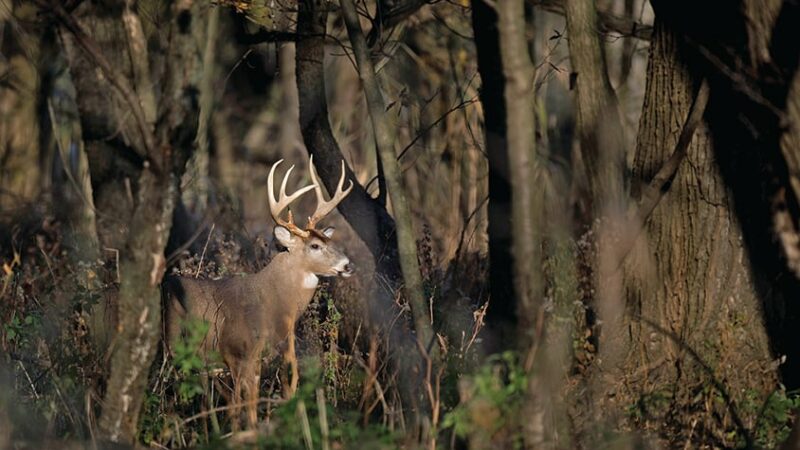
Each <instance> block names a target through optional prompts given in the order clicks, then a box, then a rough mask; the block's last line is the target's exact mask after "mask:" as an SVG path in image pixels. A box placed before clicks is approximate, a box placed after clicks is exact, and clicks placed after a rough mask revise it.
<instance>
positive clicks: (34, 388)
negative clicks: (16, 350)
mask: <svg viewBox="0 0 800 450" xmlns="http://www.w3.org/2000/svg"><path fill="white" fill-rule="evenodd" d="M17 364H19V367H20V368H21V369H22V372H23V373H24V374H25V378H27V379H28V383H29V384H30V385H31V391H33V396H34V397H36V400H39V393H38V392H36V386H34V385H33V380H31V376H30V374H28V369H26V368H25V365H24V364H22V361H20V360H17Z"/></svg>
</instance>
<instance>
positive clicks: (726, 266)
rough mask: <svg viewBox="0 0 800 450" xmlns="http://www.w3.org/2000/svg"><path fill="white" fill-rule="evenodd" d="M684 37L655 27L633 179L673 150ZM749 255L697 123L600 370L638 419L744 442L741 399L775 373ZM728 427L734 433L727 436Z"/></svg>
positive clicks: (684, 88)
mask: <svg viewBox="0 0 800 450" xmlns="http://www.w3.org/2000/svg"><path fill="white" fill-rule="evenodd" d="M684 45H685V44H682V42H681V41H680V40H679V39H678V38H676V36H675V35H674V34H673V33H672V32H671V31H670V30H669V29H667V28H666V27H664V26H660V25H659V24H657V26H656V31H655V34H654V38H653V42H652V47H651V52H650V62H649V65H648V72H647V87H646V94H645V103H644V109H643V114H642V119H641V123H640V129H639V137H638V148H637V153H636V158H635V162H634V167H633V175H634V178H635V180H637V181H639V182H648V181H649V180H650V179H651V178H652V177H653V176H654V175H655V174H656V172H657V171H658V170H659V168H660V167H661V166H662V164H663V163H664V161H666V160H667V159H668V158H669V157H670V155H671V153H672V149H673V147H674V145H675V142H676V140H677V139H678V134H679V132H680V130H681V128H682V124H683V122H684V121H685V118H686V115H687V114H688V112H689V108H690V105H691V103H692V97H693V92H695V91H696V87H695V86H694V84H696V83H698V82H699V81H698V80H697V79H696V78H693V77H691V76H690V74H689V73H688V71H687V68H686V66H685V64H684V61H683V60H682V55H683V54H684V52H685V50H686V48H685V47H684ZM750 264H751V261H750V259H749V256H748V252H747V250H746V248H745V246H744V244H743V237H742V229H741V226H740V225H739V221H738V220H737V218H736V215H735V213H734V211H733V208H732V199H731V197H730V195H729V192H728V191H727V190H726V185H725V183H724V181H723V178H722V176H721V173H720V170H719V167H718V165H717V161H716V158H715V155H714V147H713V142H712V140H711V137H710V135H709V133H708V129H707V128H706V127H705V126H701V127H700V128H698V130H697V131H696V133H695V136H694V139H693V140H692V141H691V143H690V145H689V148H688V154H687V157H686V160H685V162H684V164H683V165H682V166H681V167H680V169H679V170H678V172H677V174H676V177H675V179H674V181H673V182H672V184H671V187H670V190H669V192H667V193H666V194H665V196H664V197H663V199H662V200H661V203H660V204H659V206H658V207H657V208H656V209H655V210H654V211H653V214H652V216H651V218H650V221H649V223H648V225H647V232H646V236H642V237H641V238H640V241H639V247H638V250H635V253H634V254H633V255H632V257H631V258H630V259H629V261H628V270H627V279H626V296H627V300H628V313H629V315H628V316H627V318H628V320H629V327H628V332H629V333H630V334H629V336H630V342H629V346H628V352H627V353H626V355H625V356H626V358H627V359H626V361H625V362H624V368H623V367H619V369H621V372H617V371H615V370H614V369H616V368H607V369H610V370H611V372H610V373H611V374H615V375H617V376H619V375H622V374H623V373H624V374H625V375H624V379H625V383H624V384H625V385H626V386H628V387H629V388H631V391H630V393H632V394H633V395H634V398H633V399H631V398H629V397H627V395H623V396H621V397H617V398H616V400H615V401H620V400H622V399H624V400H622V401H627V402H630V401H631V400H633V402H634V403H635V404H636V407H637V408H638V409H637V414H640V415H639V416H638V417H639V420H641V421H643V422H645V423H647V424H648V425H651V426H657V427H658V428H659V429H662V430H664V431H667V430H669V429H670V428H672V431H673V432H675V433H678V435H679V436H680V435H681V434H684V433H686V432H687V430H689V429H690V428H693V429H694V431H693V433H694V437H695V438H698V439H701V440H702V441H704V442H708V441H716V442H719V443H722V444H723V445H725V446H730V445H733V444H734V442H739V443H742V442H743V441H742V440H744V441H747V438H746V437H745V436H746V431H745V430H743V429H742V427H746V428H748V429H749V428H750V427H752V426H753V425H754V419H755V416H756V415H757V414H758V411H757V410H755V409H754V408H749V409H748V408H746V407H743V406H742V405H744V404H746V402H745V401H744V400H745V398H746V397H747V396H755V398H757V399H758V400H757V401H756V404H760V403H759V402H760V401H761V400H763V398H764V394H765V393H767V392H769V390H771V389H772V388H774V387H775V381H776V377H775V373H774V369H770V365H769V363H770V359H771V355H770V346H769V340H768V338H767V334H766V332H765V328H764V320H763V316H762V314H761V309H760V298H759V295H758V292H757V289H756V286H755V283H754V281H753V276H752V274H751V271H750ZM617 381H619V378H617ZM619 384H620V383H617V386H619ZM609 387H610V386H609ZM709 408H711V409H710V410H709ZM677 411H681V412H682V413H683V414H672V413H674V412H677ZM712 411H713V413H711V412H712ZM693 421H696V426H693V425H692V422H693ZM662 427H664V428H662ZM732 430H735V433H736V435H735V436H736V437H733V436H734V435H732V434H731V435H726V434H725V433H727V432H729V431H732Z"/></svg>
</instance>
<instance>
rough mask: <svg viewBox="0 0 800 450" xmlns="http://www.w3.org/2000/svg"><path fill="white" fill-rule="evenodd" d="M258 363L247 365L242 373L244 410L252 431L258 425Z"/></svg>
mask: <svg viewBox="0 0 800 450" xmlns="http://www.w3.org/2000/svg"><path fill="white" fill-rule="evenodd" d="M258 362H259V361H257V360H256V361H255V362H254V363H249V364H247V365H246V367H245V368H244V370H243V371H242V388H243V389H244V399H245V400H244V401H245V402H246V406H245V410H246V411H247V425H248V428H250V429H254V428H255V427H256V425H257V424H258V391H259V389H258V387H259V381H260V375H261V374H260V372H261V371H260V364H258Z"/></svg>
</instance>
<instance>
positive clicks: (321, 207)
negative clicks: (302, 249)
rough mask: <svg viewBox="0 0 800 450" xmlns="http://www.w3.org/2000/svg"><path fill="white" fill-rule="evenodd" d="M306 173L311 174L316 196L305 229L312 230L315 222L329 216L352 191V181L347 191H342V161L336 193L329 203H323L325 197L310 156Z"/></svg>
mask: <svg viewBox="0 0 800 450" xmlns="http://www.w3.org/2000/svg"><path fill="white" fill-rule="evenodd" d="M308 171H309V172H310V174H311V182H312V183H313V184H314V191H315V192H316V194H317V209H316V210H315V211H314V214H312V215H311V217H309V218H308V225H306V228H307V229H313V228H314V227H315V226H316V225H317V222H319V221H320V220H322V219H323V218H324V217H325V216H327V215H328V214H330V212H331V211H333V210H334V209H335V208H336V206H337V205H338V204H339V203H340V202H341V201H342V200H344V198H345V197H347V194H349V193H350V191H351V190H353V186H354V185H353V180H350V186H348V188H347V189H344V190H342V187H343V186H344V180H345V175H346V171H345V167H344V160H342V176H341V177H339V184H338V185H337V186H336V192H335V193H334V194H333V196H332V197H331V199H330V200H329V201H325V197H323V195H322V185H321V184H320V182H319V180H318V179H317V174H316V172H317V169H316V167H314V156H311V158H310V159H309V162H308Z"/></svg>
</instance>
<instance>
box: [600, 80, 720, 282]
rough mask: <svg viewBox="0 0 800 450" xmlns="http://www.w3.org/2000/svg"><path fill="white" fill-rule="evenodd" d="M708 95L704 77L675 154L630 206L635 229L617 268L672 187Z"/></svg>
mask: <svg viewBox="0 0 800 450" xmlns="http://www.w3.org/2000/svg"><path fill="white" fill-rule="evenodd" d="M708 95H709V88H708V80H705V79H703V81H702V83H701V84H700V87H699V88H698V90H697V94H696V95H695V98H694V101H693V102H692V106H691V108H690V109H689V114H688V115H687V116H686V120H685V121H684V123H683V129H681V134H680V136H679V137H678V142H676V143H675V150H673V152H672V155H671V156H670V157H669V159H668V160H666V161H665V162H664V164H663V165H662V166H661V168H660V169H659V170H658V172H657V173H656V175H655V176H654V177H653V179H652V180H650V183H649V184H648V185H647V186H645V187H644V189H642V196H641V198H640V199H639V202H638V204H636V205H632V206H631V207H630V208H629V209H628V215H627V216H628V217H627V220H628V223H633V227H632V229H633V230H634V232H633V233H631V234H629V235H628V237H626V238H625V239H624V240H623V242H622V243H621V245H620V247H619V248H620V250H619V252H618V253H617V261H616V263H615V264H614V265H611V266H610V267H613V268H614V271H616V270H618V269H619V267H620V266H621V265H622V262H623V261H624V260H625V257H627V256H628V253H630V251H631V249H632V248H633V245H634V243H635V242H636V240H637V239H638V237H639V234H640V233H641V232H642V230H643V229H644V224H645V222H647V219H648V218H649V217H650V215H651V214H652V213H653V210H654V209H655V208H656V206H658V203H659V202H660V201H661V199H662V198H663V197H664V194H665V193H666V192H667V190H668V189H669V185H670V182H671V181H672V180H673V179H674V178H675V174H676V173H677V172H678V168H679V167H680V165H681V162H683V160H684V159H686V154H687V151H688V149H689V143H691V142H692V137H694V132H695V130H696V129H697V126H698V125H700V122H701V121H702V119H703V113H705V110H706V105H707V104H708Z"/></svg>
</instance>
